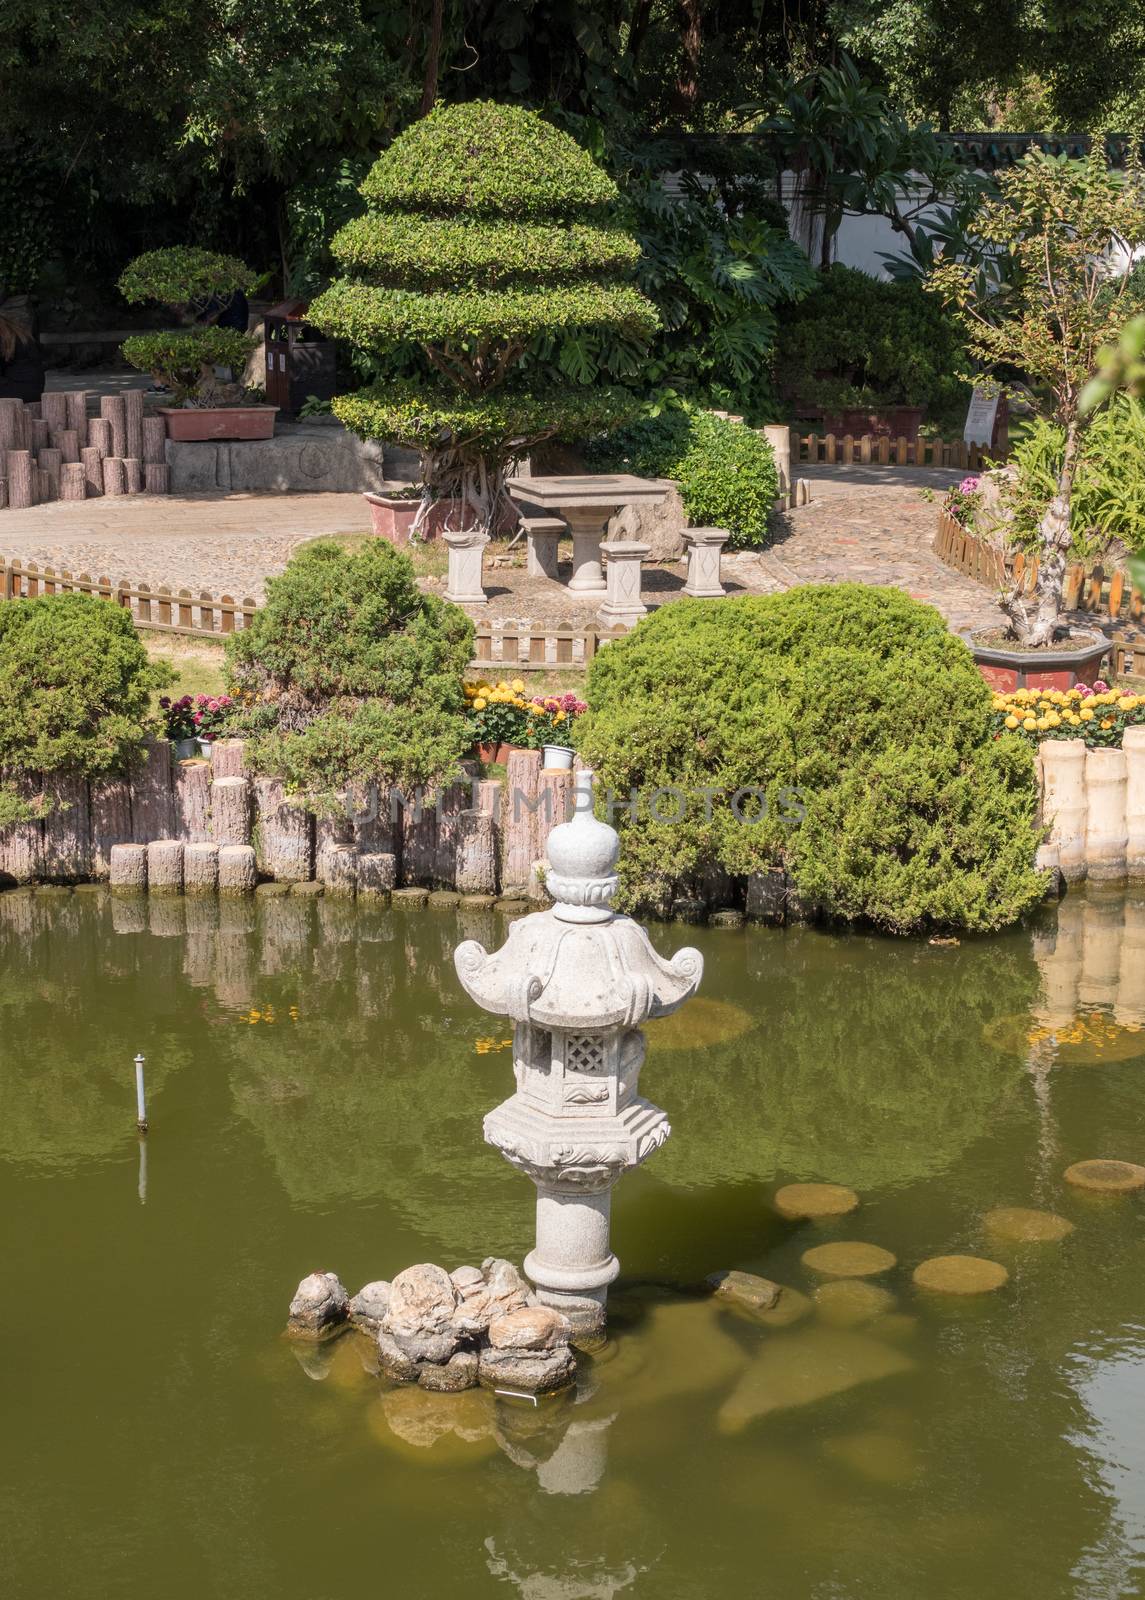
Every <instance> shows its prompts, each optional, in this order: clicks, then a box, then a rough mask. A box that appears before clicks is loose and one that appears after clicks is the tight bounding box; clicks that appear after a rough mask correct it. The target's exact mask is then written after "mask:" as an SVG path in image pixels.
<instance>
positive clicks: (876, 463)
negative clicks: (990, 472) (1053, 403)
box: [796, 433, 1005, 472]
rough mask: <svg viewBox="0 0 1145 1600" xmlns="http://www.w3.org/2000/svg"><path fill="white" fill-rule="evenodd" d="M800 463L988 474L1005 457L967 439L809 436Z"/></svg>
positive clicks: (800, 441)
mask: <svg viewBox="0 0 1145 1600" xmlns="http://www.w3.org/2000/svg"><path fill="white" fill-rule="evenodd" d="M796 451H797V454H798V459H799V461H800V462H806V463H807V464H808V465H810V466H828V467H834V466H839V467H852V466H864V467H867V466H872V467H955V468H958V469H959V470H961V471H965V472H984V471H985V470H986V468H987V467H988V466H990V464H991V463H992V462H993V461H994V460H995V459H996V458H997V457H998V455H999V454H1001V455H1003V456H1004V455H1005V450H1002V451H1001V452H999V451H996V450H993V449H992V448H991V447H990V446H989V445H978V444H967V443H966V440H965V439H924V438H922V437H921V436H920V437H919V438H917V439H908V438H906V437H905V436H904V435H902V434H900V435H899V436H898V438H897V439H892V438H891V437H890V435H889V434H881V433H880V434H875V433H861V434H858V435H856V434H851V433H844V434H843V435H841V436H840V435H839V434H835V433H805V434H802V435H800V436H799V437H798V438H797V439H796Z"/></svg>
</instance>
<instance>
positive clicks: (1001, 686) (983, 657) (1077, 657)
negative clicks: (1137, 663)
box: [962, 628, 1109, 694]
mask: <svg viewBox="0 0 1145 1600" xmlns="http://www.w3.org/2000/svg"><path fill="white" fill-rule="evenodd" d="M962 637H963V638H964V639H965V640H966V643H967V644H968V645H969V646H970V650H971V654H972V655H973V657H974V662H975V665H976V666H977V668H978V670H979V672H980V673H981V674H982V676H983V677H984V678H985V680H986V682H987V683H988V684H989V685H990V687H991V689H997V690H999V691H1000V692H1001V693H1003V694H1009V693H1011V692H1012V691H1013V690H1014V689H1075V688H1077V686H1078V684H1085V685H1087V686H1089V687H1091V686H1092V685H1093V684H1094V683H1096V682H1097V678H1098V675H1099V673H1100V670H1101V662H1102V658H1103V657H1104V656H1105V655H1106V654H1108V651H1109V640H1108V639H1106V638H1105V637H1104V636H1103V635H1102V634H1100V633H1091V632H1088V631H1087V630H1086V629H1084V628H1074V629H1071V630H1070V635H1069V638H1068V639H1063V640H1061V642H1060V643H1055V644H1053V645H1048V646H1046V647H1045V648H1044V649H1039V650H1022V649H1019V648H1017V647H1015V648H1013V649H1008V648H1007V647H1006V646H1005V645H1004V644H984V643H980V642H979V641H978V639H976V638H975V636H974V635H973V634H972V633H970V632H969V631H968V630H964V631H963V634H962Z"/></svg>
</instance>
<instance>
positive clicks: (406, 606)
mask: <svg viewBox="0 0 1145 1600" xmlns="http://www.w3.org/2000/svg"><path fill="white" fill-rule="evenodd" d="M472 652H473V624H472V623H471V622H470V621H469V619H468V618H467V617H466V616H465V614H464V612H463V611H461V610H460V609H459V608H458V607H456V606H451V605H447V604H446V603H445V602H444V601H441V600H438V599H436V598H434V597H432V596H426V595H423V594H422V593H421V592H420V590H419V589H418V587H417V583H416V582H415V579H414V573H413V567H412V565H411V564H410V561H409V558H408V557H407V556H405V555H403V554H402V553H401V552H400V551H398V550H396V549H394V547H393V546H392V545H390V544H387V543H386V542H385V540H382V539H375V540H371V541H369V542H368V543H367V544H366V545H365V546H364V548H363V549H362V550H360V551H358V552H356V553H354V554H347V553H346V552H345V551H343V550H342V549H340V548H339V547H338V546H337V545H335V544H326V543H318V544H315V545H311V546H309V547H308V548H306V549H304V550H302V551H300V552H299V553H298V554H297V555H296V556H294V558H293V559H292V560H291V562H290V564H289V565H288V566H287V568H286V571H285V572H283V573H282V574H281V576H279V577H277V578H271V579H269V580H268V582H267V598H266V605H265V606H263V607H262V609H261V610H260V611H259V612H258V613H257V614H256V616H255V618H254V620H253V623H252V625H251V627H250V628H248V629H245V630H244V631H243V632H241V633H236V634H234V635H233V636H232V638H231V639H230V640H229V642H228V644H227V668H226V672H227V687H228V689H229V690H230V691H231V693H232V694H234V695H235V696H236V697H238V698H241V699H242V700H243V702H244V704H245V707H246V709H245V711H244V712H241V713H239V718H238V724H239V725H245V726H246V727H247V728H248V729H249V731H251V733H252V734H253V738H252V740H251V744H250V746H249V749H248V760H250V762H251V763H252V765H253V766H254V768H255V770H257V771H260V772H268V773H273V774H275V775H277V776H281V777H283V778H285V780H286V783H287V786H288V788H289V789H290V790H291V791H292V792H294V793H297V794H301V795H303V796H305V797H306V798H307V799H308V800H309V801H310V802H311V803H312V804H313V805H314V806H315V808H316V809H329V808H331V807H332V806H333V805H334V804H335V803H336V797H337V795H338V793H339V792H340V791H341V790H342V789H344V788H345V786H346V785H347V784H348V783H351V782H355V781H362V782H374V783H378V784H380V785H383V786H385V787H387V788H388V787H389V786H391V785H396V786H399V787H403V788H409V787H412V786H414V785H417V784H432V783H434V782H436V781H437V780H439V779H440V778H441V777H442V776H443V775H446V774H448V773H449V772H451V771H452V770H453V768H454V766H455V764H456V762H457V760H458V759H459V758H460V756H461V755H462V754H463V753H464V751H465V749H466V745H467V735H466V725H465V721H464V717H463V711H464V706H465V701H464V697H463V695H462V691H461V680H462V674H463V673H464V671H465V668H466V666H467V665H468V663H469V659H470V656H471V655H472Z"/></svg>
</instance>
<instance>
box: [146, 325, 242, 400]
mask: <svg viewBox="0 0 1145 1600" xmlns="http://www.w3.org/2000/svg"><path fill="white" fill-rule="evenodd" d="M253 345H254V340H253V339H252V338H251V336H250V335H249V334H245V333H240V332H239V331H238V329H237V328H182V329H178V328H176V329H172V330H171V331H170V332H164V333H135V334H132V336H131V338H130V339H125V340H124V341H123V346H122V349H123V359H124V360H125V361H126V362H128V363H129V364H130V365H131V366H133V367H135V368H137V369H138V371H140V372H149V373H150V374H151V375H152V377H153V378H155V379H156V380H157V381H158V382H160V383H162V384H165V385H166V387H167V388H169V389H170V390H171V391H172V394H173V396H174V398H175V402H176V404H181V403H182V402H183V401H184V400H186V399H188V398H189V397H190V396H192V395H194V394H195V393H196V392H197V390H198V388H199V385H200V383H201V382H202V378H203V372H204V369H206V370H207V371H208V372H210V371H211V369H212V368H214V367H230V368H231V369H232V370H233V371H236V372H241V371H242V369H243V365H244V363H245V361H246V359H247V356H248V355H249V354H250V352H251V349H252V348H253Z"/></svg>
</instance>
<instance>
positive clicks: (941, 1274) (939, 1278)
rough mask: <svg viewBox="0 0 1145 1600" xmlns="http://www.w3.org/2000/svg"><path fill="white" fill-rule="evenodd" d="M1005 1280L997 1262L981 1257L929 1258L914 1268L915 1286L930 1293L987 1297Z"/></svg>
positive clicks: (1004, 1271) (1002, 1270)
mask: <svg viewBox="0 0 1145 1600" xmlns="http://www.w3.org/2000/svg"><path fill="white" fill-rule="evenodd" d="M1009 1277H1010V1274H1009V1273H1008V1272H1007V1271H1006V1269H1005V1267H1004V1266H1002V1264H1001V1262H999V1261H987V1260H985V1259H984V1257H982V1256H931V1258H930V1260H929V1261H923V1262H921V1263H920V1265H919V1266H917V1267H915V1269H914V1281H915V1284H916V1285H917V1287H918V1288H920V1289H927V1290H929V1291H930V1292H931V1293H933V1294H989V1293H990V1292H991V1290H993V1289H1000V1288H1001V1287H1002V1285H1003V1284H1004V1283H1006V1282H1008V1280H1009Z"/></svg>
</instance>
